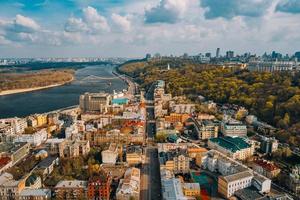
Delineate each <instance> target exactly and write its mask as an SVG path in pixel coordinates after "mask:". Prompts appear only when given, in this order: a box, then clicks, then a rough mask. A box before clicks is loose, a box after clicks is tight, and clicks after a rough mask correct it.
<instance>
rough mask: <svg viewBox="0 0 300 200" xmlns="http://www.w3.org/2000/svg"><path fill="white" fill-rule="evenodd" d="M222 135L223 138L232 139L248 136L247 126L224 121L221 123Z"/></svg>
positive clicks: (238, 122)
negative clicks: (228, 137)
mask: <svg viewBox="0 0 300 200" xmlns="http://www.w3.org/2000/svg"><path fill="white" fill-rule="evenodd" d="M221 133H222V134H223V136H230V137H242V136H247V126H246V125H245V124H243V123H242V122H240V121H237V120H233V119H230V120H223V121H222V122H221Z"/></svg>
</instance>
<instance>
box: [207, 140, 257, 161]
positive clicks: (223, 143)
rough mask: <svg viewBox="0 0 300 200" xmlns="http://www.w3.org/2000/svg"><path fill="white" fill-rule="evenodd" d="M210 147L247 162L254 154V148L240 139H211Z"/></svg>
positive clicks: (209, 141)
mask: <svg viewBox="0 0 300 200" xmlns="http://www.w3.org/2000/svg"><path fill="white" fill-rule="evenodd" d="M208 147H209V148H210V149H215V150H217V151H220V152H222V153H223V154H225V155H227V156H229V157H231V158H233V159H238V160H245V159H247V158H249V157H251V156H252V155H253V153H254V147H253V146H252V145H251V144H249V143H247V142H246V141H245V140H244V139H242V138H239V137H235V138H233V137H222V138H211V139H209V140H208Z"/></svg>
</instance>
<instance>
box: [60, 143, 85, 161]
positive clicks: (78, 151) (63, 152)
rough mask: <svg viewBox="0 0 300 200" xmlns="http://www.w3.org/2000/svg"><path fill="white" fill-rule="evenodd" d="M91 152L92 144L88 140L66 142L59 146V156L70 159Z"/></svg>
mask: <svg viewBox="0 0 300 200" xmlns="http://www.w3.org/2000/svg"><path fill="white" fill-rule="evenodd" d="M89 152H90V142H89V141H88V140H84V141H78V140H65V141H63V142H62V143H60V144H59V156H60V157H61V158H70V157H78V156H83V155H86V154H88V153H89Z"/></svg>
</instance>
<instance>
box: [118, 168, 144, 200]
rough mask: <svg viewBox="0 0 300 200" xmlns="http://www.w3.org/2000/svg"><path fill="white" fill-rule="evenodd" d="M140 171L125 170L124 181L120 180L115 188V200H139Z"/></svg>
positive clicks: (135, 169)
mask: <svg viewBox="0 0 300 200" xmlns="http://www.w3.org/2000/svg"><path fill="white" fill-rule="evenodd" d="M140 177H141V175H140V170H139V169H138V168H134V167H132V168H129V169H127V170H126V172H125V175H124V179H121V180H120V183H119V186H118V188H117V194H116V196H117V200H132V199H134V200H139V199H140Z"/></svg>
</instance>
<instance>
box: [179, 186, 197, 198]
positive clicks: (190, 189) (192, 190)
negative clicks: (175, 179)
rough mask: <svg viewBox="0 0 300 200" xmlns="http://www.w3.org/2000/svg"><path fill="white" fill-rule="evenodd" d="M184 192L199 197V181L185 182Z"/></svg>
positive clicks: (186, 194)
mask: <svg viewBox="0 0 300 200" xmlns="http://www.w3.org/2000/svg"><path fill="white" fill-rule="evenodd" d="M182 189H183V194H184V195H185V196H189V197H199V196H200V195H201V190H200V184H199V183H183V184H182Z"/></svg>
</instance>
